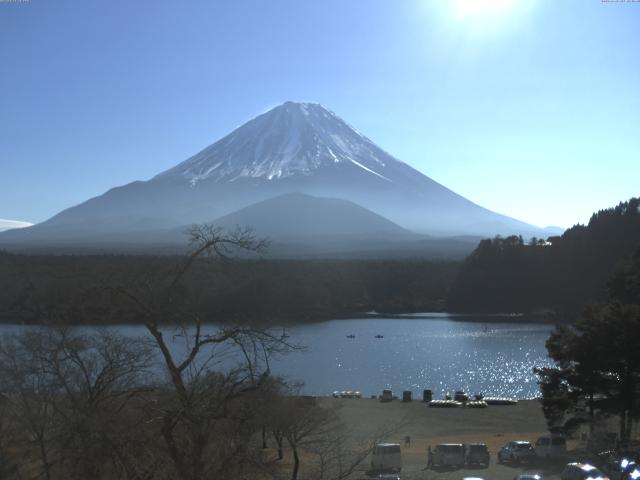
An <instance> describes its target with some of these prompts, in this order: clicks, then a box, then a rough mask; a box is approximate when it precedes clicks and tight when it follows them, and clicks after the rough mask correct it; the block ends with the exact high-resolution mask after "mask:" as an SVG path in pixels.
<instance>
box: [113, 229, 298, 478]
mask: <svg viewBox="0 0 640 480" xmlns="http://www.w3.org/2000/svg"><path fill="white" fill-rule="evenodd" d="M189 233H190V238H191V241H190V247H191V248H190V251H189V253H188V254H187V255H186V257H185V259H184V261H183V262H181V263H180V264H179V265H178V266H177V267H176V268H175V270H174V271H173V272H170V273H169V274H168V275H163V276H160V278H159V279H158V278H156V279H149V280H148V281H145V282H143V284H142V286H140V285H138V288H135V289H132V288H127V287H124V286H117V287H109V290H110V291H111V292H112V293H114V294H115V295H117V296H118V297H121V298H122V297H124V298H126V299H127V300H128V301H129V302H130V304H131V306H132V307H134V308H135V310H136V311H137V313H138V320H139V321H140V322H141V323H142V324H143V325H144V326H145V328H146V330H147V331H148V332H149V334H150V335H151V337H152V339H153V341H154V343H155V346H156V348H157V349H158V350H159V352H160V354H161V357H162V359H163V364H164V367H165V371H166V373H167V377H168V383H167V390H166V392H164V394H165V396H166V398H164V399H163V402H159V403H158V409H157V414H158V415H157V418H156V419H155V422H156V423H157V424H158V426H159V429H160V433H161V436H162V438H163V440H164V444H165V448H166V451H167V454H168V456H169V457H170V458H171V460H172V463H173V467H174V469H175V473H176V476H177V477H178V478H180V479H182V480H199V479H202V478H212V477H215V476H221V475H223V474H226V473H229V472H236V471H241V470H244V469H246V468H248V466H250V465H251V464H252V463H256V462H255V458H256V456H255V455H248V450H249V449H250V448H251V442H250V441H249V440H250V438H251V437H252V436H253V435H254V434H255V432H256V431H257V430H259V429H260V428H261V424H260V423H256V422H255V415H254V414H253V412H252V411H251V409H250V408H247V402H249V401H250V400H251V399H252V398H254V395H255V394H256V392H258V391H260V390H261V389H262V388H264V387H265V386H266V384H267V382H268V379H269V374H270V368H269V359H270V357H271V356H272V355H274V354H277V353H283V352H286V351H288V350H289V349H290V348H292V346H291V345H289V344H288V342H287V341H286V336H285V335H283V334H273V333H272V332H270V331H269V330H267V329H262V328H254V327H248V326H227V325H225V326H221V327H218V328H214V327H212V326H207V325H205V319H203V318H202V315H201V312H199V311H198V309H197V308H193V305H191V304H190V302H189V298H188V291H187V289H186V287H185V286H184V280H185V278H186V277H187V276H188V274H189V271H190V270H191V269H192V268H193V266H194V265H195V264H196V262H197V261H198V260H200V259H202V258H205V257H215V258H228V257H229V255H233V254H235V253H237V252H239V251H252V252H260V251H262V250H263V249H264V247H265V245H266V243H265V241H263V240H260V239H257V238H256V237H255V236H254V235H253V233H252V232H251V230H249V229H236V230H234V231H232V232H225V231H223V230H221V229H218V228H215V227H212V226H208V225H204V226H194V227H193V228H192V229H191V230H190V232H189ZM171 331H172V332H173V333H172V334H171V335H170V336H167V335H166V334H167V333H169V332H171ZM175 338H178V339H180V340H181V341H180V342H179V344H180V347H181V348H180V349H177V348H176V344H177V342H174V341H173V340H174V339H175ZM258 457H259V456H258Z"/></svg>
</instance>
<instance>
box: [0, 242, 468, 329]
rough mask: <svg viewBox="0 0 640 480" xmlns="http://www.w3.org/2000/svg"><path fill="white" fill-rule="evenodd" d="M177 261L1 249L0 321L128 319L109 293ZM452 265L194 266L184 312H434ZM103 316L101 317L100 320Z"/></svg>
mask: <svg viewBox="0 0 640 480" xmlns="http://www.w3.org/2000/svg"><path fill="white" fill-rule="evenodd" d="M179 260H180V258H179V257H170V256H142V255H140V256H133V255H128V256H125V255H85V256H82V255H59V256H54V255H14V254H9V253H2V252H0V321H3V322H16V321H17V322H27V323H32V322H43V321H49V320H51V319H52V316H55V315H54V314H52V313H51V312H55V311H58V312H59V311H64V312H65V315H67V316H70V318H65V319H62V320H63V321H64V322H65V323H92V324H96V323H123V322H130V321H135V319H134V318H131V317H130V314H129V312H128V311H127V309H126V308H124V307H123V308H122V309H121V310H117V309H115V308H113V303H112V302H113V301H114V300H113V299H112V298H110V297H109V295H108V294H107V293H108V292H109V291H110V288H111V287H118V286H125V287H127V288H136V289H138V290H139V291H140V294H141V295H149V294H152V293H153V290H154V289H157V286H158V285H161V284H162V282H163V280H165V279H167V278H169V277H170V274H171V271H172V269H174V268H175V266H176V265H177V264H178V263H179ZM458 265H459V264H458V263H457V262H436V261H425V260H416V261H387V260H385V261H367V260H344V261H340V260H336V261H329V260H307V261H297V260H296V261H294V260H291V261H285V260H282V261H279V260H236V261H232V260H224V259H217V260H215V259H201V260H200V261H198V262H197V263H196V264H195V265H194V267H193V268H192V269H191V271H190V272H189V275H188V276H187V277H186V278H185V282H184V284H185V286H184V287H183V288H184V292H183V295H182V297H183V298H184V302H185V306H186V305H188V306H189V308H193V309H195V310H197V311H198V312H200V313H201V314H204V315H205V316H206V319H205V321H216V322H246V321H251V322H266V323H278V322H288V321H290V322H305V321H311V320H316V319H323V318H330V317H334V316H339V315H349V314H357V313H362V312H366V311H369V310H377V311H381V312H385V311H386V312H407V311H432V310H434V309H439V308H441V307H442V305H443V303H444V299H445V297H446V292H447V291H448V288H449V285H450V284H451V281H452V280H453V278H454V277H455V274H456V270H457V267H458ZM105 312H109V314H108V315H107V314H106V313H105Z"/></svg>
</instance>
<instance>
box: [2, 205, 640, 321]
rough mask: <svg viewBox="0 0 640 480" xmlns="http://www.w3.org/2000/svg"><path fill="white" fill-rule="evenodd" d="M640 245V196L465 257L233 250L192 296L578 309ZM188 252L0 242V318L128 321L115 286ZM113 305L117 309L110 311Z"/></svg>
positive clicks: (265, 304)
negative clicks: (549, 233) (18, 250)
mask: <svg viewBox="0 0 640 480" xmlns="http://www.w3.org/2000/svg"><path fill="white" fill-rule="evenodd" d="M639 247H640V199H631V200H629V201H628V202H624V203H620V204H619V205H618V206H616V207H614V208H610V209H606V210H602V211H599V212H597V213H595V214H594V215H593V216H592V217H591V219H590V221H589V223H588V225H586V226H583V225H576V226H574V227H573V228H570V229H569V230H567V231H566V232H565V233H564V234H563V235H562V236H559V237H551V238H549V239H547V240H542V239H531V240H529V241H525V240H524V239H523V238H522V237H516V236H511V237H506V238H501V237H496V238H494V239H490V240H489V239H488V240H483V241H481V242H480V244H479V245H478V247H477V248H476V249H475V251H474V252H473V253H472V254H471V255H470V256H469V257H468V258H467V259H466V260H464V262H462V263H461V264H460V263H458V262H453V261H428V260H272V259H269V260H266V259H263V260H247V259H242V260H230V259H227V258H217V259H215V258H202V259H198V261H197V262H196V264H195V265H194V266H193V268H191V269H190V270H189V275H188V277H187V278H185V281H184V286H183V287H182V288H183V290H184V291H183V293H182V297H181V298H183V300H184V302H185V306H186V305H189V308H195V309H197V310H198V311H199V312H201V313H202V314H203V315H204V316H205V317H206V321H214V322H259V323H266V324H276V323H287V322H292V323H297V322H306V321H314V320H321V319H327V318H332V317H339V316H344V315H356V314H360V313H363V312H367V311H370V310H376V311H378V312H381V313H390V312H411V311H438V310H447V311H452V312H470V313H473V312H477V313H482V312H486V313H499V312H525V313H535V312H547V311H548V312H554V313H555V314H556V315H555V316H554V317H552V318H551V319H552V320H561V321H562V320H571V319H572V318H573V317H574V316H575V315H576V313H578V312H579V311H580V310H581V308H582V307H583V306H584V305H585V304H586V303H587V302H595V301H599V300H601V299H602V298H603V297H604V295H605V291H606V286H607V279H608V278H610V275H611V274H612V272H613V271H614V270H615V269H616V267H618V266H619V265H620V264H621V262H623V261H624V260H625V259H627V258H628V257H629V256H631V255H632V254H633V253H634V252H635V251H636V249H638V248H639ZM182 259H183V257H178V256H167V255H165V256H163V255H157V256H155V255H21V254H12V253H6V252H4V253H3V252H0V321H2V322H16V321H17V322H25V323H36V322H49V321H56V318H55V317H56V315H58V314H57V313H53V312H54V311H56V312H59V311H63V312H65V313H64V315H65V318H64V319H57V320H62V321H64V323H72V324H76V323H89V324H102V323H105V324H106V323H123V322H124V323H126V322H129V321H133V319H132V318H130V316H129V314H128V312H127V309H126V308H125V307H124V306H123V308H121V309H118V308H113V302H114V300H113V299H112V298H110V297H109V296H108V295H106V294H105V292H106V291H107V290H108V289H110V288H113V287H118V286H122V287H127V288H131V287H132V286H136V288H141V289H147V290H149V291H151V290H153V289H154V288H156V287H157V285H159V284H160V283H161V282H162V280H163V279H166V278H167V277H168V276H170V274H171V272H172V271H173V270H174V269H175V268H176V265H178V264H179V263H180V261H181V260H182ZM106 312H109V313H108V314H107V313H106Z"/></svg>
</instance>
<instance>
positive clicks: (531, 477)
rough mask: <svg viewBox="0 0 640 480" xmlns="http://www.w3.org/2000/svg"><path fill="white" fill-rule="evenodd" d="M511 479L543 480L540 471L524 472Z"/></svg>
mask: <svg viewBox="0 0 640 480" xmlns="http://www.w3.org/2000/svg"><path fill="white" fill-rule="evenodd" d="M513 480H543V476H542V474H541V473H536V472H525V473H521V474H520V475H516V476H515V477H513Z"/></svg>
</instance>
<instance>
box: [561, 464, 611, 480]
mask: <svg viewBox="0 0 640 480" xmlns="http://www.w3.org/2000/svg"><path fill="white" fill-rule="evenodd" d="M560 479H561V480H587V479H589V480H609V477H607V476H606V475H605V474H604V473H602V472H601V471H600V470H598V469H597V468H596V467H594V466H593V465H589V464H588V463H567V465H566V466H565V467H564V470H562V473H561V474H560Z"/></svg>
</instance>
